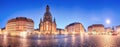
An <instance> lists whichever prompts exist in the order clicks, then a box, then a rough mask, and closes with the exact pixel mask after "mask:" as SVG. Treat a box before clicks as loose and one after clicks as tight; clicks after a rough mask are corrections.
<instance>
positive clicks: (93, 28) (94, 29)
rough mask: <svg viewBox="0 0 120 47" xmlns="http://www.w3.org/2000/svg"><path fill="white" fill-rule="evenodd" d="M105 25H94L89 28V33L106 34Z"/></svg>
mask: <svg viewBox="0 0 120 47" xmlns="http://www.w3.org/2000/svg"><path fill="white" fill-rule="evenodd" d="M104 31H105V29H104V25H102V24H93V25H91V26H89V27H88V32H104Z"/></svg>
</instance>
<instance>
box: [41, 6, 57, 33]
mask: <svg viewBox="0 0 120 47" xmlns="http://www.w3.org/2000/svg"><path fill="white" fill-rule="evenodd" d="M39 31H40V32H41V33H42V34H54V33H55V32H56V21H55V18H54V20H52V15H51V13H50V7H49V6H48V5H47V6H46V12H45V13H44V17H43V19H42V18H41V19H40V24H39Z"/></svg>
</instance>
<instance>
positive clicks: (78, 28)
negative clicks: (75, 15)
mask: <svg viewBox="0 0 120 47" xmlns="http://www.w3.org/2000/svg"><path fill="white" fill-rule="evenodd" d="M65 29H66V31H67V32H68V33H69V34H74V33H75V34H76V33H78V34H79V33H80V32H85V29H84V27H83V25H82V24H81V23H79V22H75V23H71V24H69V25H67V26H66V27H65Z"/></svg>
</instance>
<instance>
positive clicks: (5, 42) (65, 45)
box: [0, 34, 120, 47]
mask: <svg viewBox="0 0 120 47" xmlns="http://www.w3.org/2000/svg"><path fill="white" fill-rule="evenodd" d="M119 46H120V36H110V35H82V34H81V35H43V36H42V35H41V36H39V37H38V36H37V35H33V36H32V37H27V38H20V37H7V36H0V47H119Z"/></svg>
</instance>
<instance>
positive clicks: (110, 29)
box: [105, 27, 113, 32]
mask: <svg viewBox="0 0 120 47" xmlns="http://www.w3.org/2000/svg"><path fill="white" fill-rule="evenodd" d="M112 31H113V30H112V28H110V27H107V28H105V32H112Z"/></svg>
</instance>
